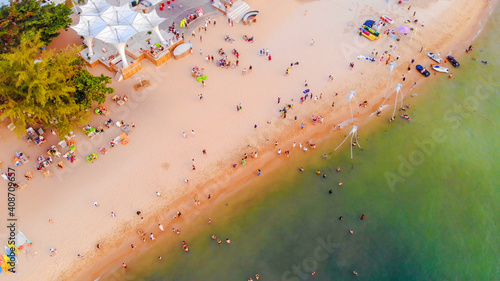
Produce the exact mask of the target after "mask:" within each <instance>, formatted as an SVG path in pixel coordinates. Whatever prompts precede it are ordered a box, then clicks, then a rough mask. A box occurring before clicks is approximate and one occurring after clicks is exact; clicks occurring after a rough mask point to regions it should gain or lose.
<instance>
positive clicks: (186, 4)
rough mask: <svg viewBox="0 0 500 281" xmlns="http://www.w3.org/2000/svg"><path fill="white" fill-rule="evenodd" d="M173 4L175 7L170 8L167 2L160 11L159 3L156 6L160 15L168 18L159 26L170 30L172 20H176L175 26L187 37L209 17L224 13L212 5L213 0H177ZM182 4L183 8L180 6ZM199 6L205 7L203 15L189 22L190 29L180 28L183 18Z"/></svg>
mask: <svg viewBox="0 0 500 281" xmlns="http://www.w3.org/2000/svg"><path fill="white" fill-rule="evenodd" d="M164 2H166V1H164ZM171 4H174V9H170V10H168V7H167V4H165V8H164V9H163V11H160V8H159V4H158V5H157V6H156V7H155V9H156V11H157V12H158V15H159V16H160V17H162V18H167V20H166V21H164V22H163V23H161V24H160V26H159V28H160V29H162V30H167V31H168V27H169V26H171V25H172V22H174V23H175V28H176V29H177V30H179V32H181V33H182V32H184V34H185V35H186V37H187V36H188V35H190V34H191V32H192V31H193V30H194V29H195V28H196V27H197V26H198V25H200V24H202V23H204V22H205V19H206V18H207V17H210V18H216V17H218V16H221V15H222V13H221V12H220V11H218V10H217V9H215V8H214V7H212V3H211V1H208V0H184V1H183V0H177V1H175V2H171ZM180 4H182V8H181V7H180ZM199 8H202V9H203V16H202V17H200V18H197V19H196V20H195V21H194V22H192V23H191V24H189V25H188V29H184V28H180V27H179V23H180V22H181V20H182V19H183V18H185V17H187V15H189V14H191V13H193V12H194V11H195V10H197V9H199Z"/></svg>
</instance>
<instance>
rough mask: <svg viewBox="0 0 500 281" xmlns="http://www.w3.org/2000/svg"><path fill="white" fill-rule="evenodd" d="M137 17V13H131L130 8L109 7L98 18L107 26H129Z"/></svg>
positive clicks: (125, 6)
mask: <svg viewBox="0 0 500 281" xmlns="http://www.w3.org/2000/svg"><path fill="white" fill-rule="evenodd" d="M137 15H139V13H137V12H135V11H132V10H131V9H130V6H128V5H124V6H121V7H115V6H109V7H108V8H107V9H106V10H105V11H103V12H102V13H101V14H100V15H99V16H100V17H101V18H102V19H103V20H104V21H105V22H106V23H107V24H108V25H127V24H128V25H131V24H132V22H133V21H134V19H135V17H136V16H137Z"/></svg>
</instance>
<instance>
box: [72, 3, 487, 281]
mask: <svg viewBox="0 0 500 281" xmlns="http://www.w3.org/2000/svg"><path fill="white" fill-rule="evenodd" d="M495 4H496V3H495ZM493 7H494V6H493ZM485 14H486V15H487V16H489V15H488V14H489V13H488V12H487V11H486V10H484V11H483V12H482V13H480V15H478V18H479V17H483V16H484V15H485ZM483 24H484V23H483ZM467 31H468V32H463V30H462V32H461V33H460V35H461V36H460V37H459V39H456V40H455V41H453V42H449V43H442V44H441V45H440V46H439V47H438V46H436V48H441V49H443V48H447V47H450V46H453V45H456V44H455V43H456V42H470V43H472V41H473V40H474V39H475V38H476V37H477V34H478V31H482V26H481V24H480V22H476V23H475V24H474V26H469V28H468V30H467ZM464 39H467V40H464ZM452 50H453V51H455V52H457V51H459V50H461V49H460V48H459V47H458V46H457V47H455V48H453V49H452ZM425 54H426V52H422V55H420V56H419V57H420V58H421V59H422V58H426V57H427V56H426V55H425ZM412 74H413V75H412V77H411V78H415V76H416V77H418V78H416V79H415V80H416V81H418V82H420V81H422V79H423V78H422V77H420V76H418V75H415V72H413V73H412ZM410 80H411V79H410ZM380 86H381V87H380V88H382V87H383V86H384V85H383V84H382V85H380ZM420 87H422V84H421V83H419V84H418V86H416V88H415V90H414V91H418V89H419V88H420ZM380 90H382V89H380ZM370 98H372V99H373V94H372V95H371V96H370ZM390 100H393V98H391V99H390ZM390 100H389V101H390ZM389 104H390V103H389ZM343 107H344V108H343V110H342V111H335V115H341V118H340V120H348V119H349V113H350V112H349V110H348V108H346V107H345V105H343ZM323 108H328V106H323ZM323 108H322V113H324V111H325V109H323ZM368 108H369V110H366V109H365V110H364V111H365V112H364V113H362V114H358V115H356V119H357V121H358V122H361V124H360V125H359V127H364V126H365V125H366V124H367V123H370V122H376V121H374V120H370V119H369V115H370V113H371V112H374V110H376V109H377V106H375V105H372V104H370V106H369V107H368ZM331 115H333V114H332V113H331V112H330V113H326V114H325V116H326V118H327V120H332V119H331V117H332V116H331ZM383 115H384V113H383ZM337 119H339V118H338V117H337ZM337 119H336V120H337ZM338 123H339V122H332V121H330V122H325V124H322V125H320V124H316V126H315V127H314V129H308V130H307V133H306V134H305V136H302V138H303V139H315V140H316V141H315V143H317V144H318V146H320V147H322V144H324V143H325V142H326V141H327V140H329V139H331V138H332V136H331V134H332V131H333V132H334V131H337V130H333V129H328V128H331V127H332V126H333V127H335V125H336V124H338ZM323 126H326V127H323ZM340 131H342V132H344V133H345V132H347V131H346V130H345V129H342V130H340ZM299 132H300V130H298V129H296V131H295V132H294V134H293V137H292V138H291V139H293V140H294V139H296V138H297V135H298V133H299ZM279 139H282V138H279ZM293 140H289V141H288V142H286V143H285V144H284V145H280V146H286V147H291V146H292V142H293ZM267 146H268V147H267V149H265V151H264V153H261V152H259V154H260V155H261V156H259V158H260V159H258V160H257V159H253V160H251V162H249V163H248V164H247V167H246V168H245V170H244V171H243V169H239V168H238V170H232V169H231V168H227V171H226V172H221V173H220V174H226V175H227V174H228V173H227V172H229V174H230V176H225V179H224V180H223V181H222V183H220V182H219V183H216V184H215V185H218V186H222V187H221V188H219V189H217V195H215V196H213V195H212V197H211V200H212V202H213V201H215V200H217V199H219V200H222V199H224V198H227V197H230V196H231V195H234V193H235V192H237V191H238V190H240V189H241V188H243V187H244V186H245V185H247V184H248V183H249V181H251V180H252V179H256V177H255V172H254V171H256V170H257V167H259V168H261V169H263V170H264V171H266V173H272V171H274V170H275V169H277V168H278V165H280V163H281V161H283V160H280V159H278V158H276V157H273V156H272V154H273V150H274V149H273V148H272V144H271V143H270V144H268V145H267ZM269 147H271V148H269ZM295 150H297V149H295ZM261 162H264V163H263V164H261V165H258V164H260V163H261ZM249 169H250V170H249ZM213 186H214V184H210V183H208V184H204V185H202V187H200V188H199V189H197V190H195V191H194V192H193V193H190V194H186V195H185V196H183V197H181V198H179V199H177V200H175V201H174V202H173V203H172V204H171V205H173V206H183V208H177V209H183V214H184V213H186V211H184V210H185V209H188V210H189V211H188V213H189V218H193V217H198V216H199V215H200V214H201V213H202V211H203V210H205V209H207V208H210V206H211V205H212V204H202V206H200V207H193V205H192V204H191V203H188V201H190V200H191V199H190V198H192V197H196V195H197V194H200V193H201V194H204V195H206V194H212V192H211V191H213V190H215V189H216V188H213ZM165 209H166V211H168V210H171V209H176V208H175V207H169V208H165ZM165 209H163V210H161V211H159V212H160V213H161V212H164V211H165ZM168 220H170V221H171V222H170V223H165V222H166V221H167V220H165V221H162V222H160V223H162V224H163V225H164V226H165V228H166V229H167V232H168V229H170V228H171V227H172V226H173V225H176V226H177V227H178V226H181V228H182V225H185V224H189V223H190V222H191V221H192V219H186V218H185V217H184V219H183V220H182V221H181V222H179V221H175V220H171V219H168ZM150 221H151V220H149V221H148V222H147V223H145V224H146V225H148V224H149V227H148V228H147V230H146V231H145V232H148V231H149V230H153V229H156V228H157V227H156V224H155V223H150ZM161 235H165V234H164V233H163V234H161ZM124 236H125V237H127V235H124ZM128 238H129V239H126V243H124V244H126V245H128V242H131V241H132V239H131V238H130V236H129V237H128ZM124 240H125V239H124ZM150 247H153V244H145V245H144V246H143V247H141V250H142V251H141V253H142V252H145V251H146V250H147V249H148V248H150ZM133 254H134V252H132V251H131V250H130V249H128V247H126V246H122V247H120V249H118V250H114V252H113V253H112V254H110V255H108V258H103V259H104V260H105V262H104V263H103V266H100V267H99V269H97V270H96V269H95V268H94V269H93V270H89V271H83V272H80V274H79V276H78V278H77V279H76V280H82V281H83V280H88V279H85V278H84V277H83V274H84V273H89V272H91V275H92V277H93V278H97V277H99V276H103V275H105V274H106V273H109V272H110V271H112V270H113V269H115V268H117V267H118V266H117V265H119V264H120V263H121V261H122V260H125V259H127V258H129V257H130V256H131V255H133ZM98 272H100V274H99V275H97V274H96V273H98ZM87 276H88V275H87Z"/></svg>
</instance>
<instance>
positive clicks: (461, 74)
mask: <svg viewBox="0 0 500 281" xmlns="http://www.w3.org/2000/svg"><path fill="white" fill-rule="evenodd" d="M498 22H499V15H498V14H495V15H493V19H492V20H491V22H490V23H488V26H487V28H486V29H485V32H483V33H482V34H481V36H480V37H479V38H478V40H476V42H475V43H474V45H475V50H474V52H473V54H469V55H462V54H456V55H457V57H458V59H459V60H460V62H461V63H462V67H461V68H460V69H458V70H457V69H453V73H454V78H453V79H447V78H446V76H445V75H436V76H434V77H432V78H429V79H432V80H434V81H432V82H430V83H428V85H426V86H424V88H420V89H418V91H417V92H418V93H420V95H419V96H418V97H415V98H409V99H408V102H410V103H413V102H416V104H414V106H413V107H412V109H411V110H409V111H408V112H407V113H408V114H410V116H411V117H412V121H413V122H407V121H405V120H403V119H400V118H398V119H397V121H396V122H395V123H392V124H388V123H387V122H386V121H385V120H386V119H387V118H388V117H387V118H385V117H383V118H381V119H380V120H377V121H376V122H372V123H371V124H370V125H369V127H366V126H365V127H361V128H360V129H359V134H360V136H361V137H360V143H361V145H362V147H363V150H359V149H358V148H356V149H355V150H354V165H353V166H351V161H350V159H349V151H348V149H347V148H348V145H345V148H346V149H345V150H343V151H340V152H336V153H334V154H333V155H332V157H331V158H329V159H326V160H325V159H323V158H322V157H321V155H322V154H323V153H325V152H330V151H331V150H332V147H336V146H337V145H338V143H339V140H338V139H332V140H331V142H330V143H328V144H326V145H322V147H320V148H319V149H318V150H317V151H314V152H311V151H310V152H308V153H306V154H304V155H303V156H299V157H293V158H291V159H289V161H288V163H287V164H285V165H283V167H282V168H280V169H279V170H278V171H276V172H274V175H272V176H267V177H263V178H259V180H258V181H252V182H250V183H249V184H247V186H246V187H245V188H244V190H242V191H239V192H238V194H231V195H230V196H229V197H228V198H227V199H222V200H219V202H217V203H216V204H215V205H214V206H213V207H211V208H210V210H209V211H208V213H206V214H203V215H199V216H198V217H197V218H196V219H195V222H194V223H193V224H192V225H191V226H189V227H188V228H187V229H183V230H182V231H183V233H182V235H180V236H177V235H175V234H171V235H165V237H162V238H161V239H158V241H156V242H155V243H157V246H156V247H155V248H154V249H151V250H150V251H149V252H148V253H147V254H145V255H141V256H139V257H137V259H136V260H134V261H131V262H129V263H128V264H129V268H128V269H127V272H126V273H125V271H124V270H123V269H120V270H117V271H115V272H112V273H109V274H108V275H107V276H104V277H103V278H102V279H101V280H176V281H180V280H187V281H194V280H243V281H244V280H248V278H250V277H253V278H254V280H255V274H256V273H259V274H260V276H261V278H260V280H273V281H278V280H294V281H296V280H354V279H358V280H499V276H500V266H499V264H500V246H499V245H500V241H499V240H500V239H499V237H500V236H499V235H498V232H499V230H500V229H499V225H500V224H499V219H498V214H500V207H499V206H500V192H499V187H500V177H499V174H500V173H499V171H500V169H499V163H500V161H499V160H498V159H500V152H499V147H500V146H499V143H500V142H499V140H498V139H499V133H498V131H499V130H498V128H499V126H498V124H499V123H500V111H499V110H498V108H499V107H500V99H499V96H498V88H499V82H498V81H500V73H499V71H500V67H499V64H500V60H499V59H498V58H497V56H498V51H497V50H498V49H497V47H496V45H497V44H498V43H500V41H499V34H500V30H499V29H498V28H496V29H495V27H494V25H495V23H498ZM464 47H465V46H464ZM479 49H484V51H483V52H479ZM472 56H475V57H476V59H477V60H480V59H483V60H488V65H484V64H481V63H480V62H478V61H476V62H474V61H472V60H471V58H472ZM448 66H449V65H448ZM424 93H425V94H424ZM417 100H418V102H417ZM389 111H392V110H386V111H385V113H389ZM373 118H377V117H373ZM375 126H377V127H375ZM299 166H304V167H305V168H306V171H305V172H303V173H301V172H299V171H297V167H299ZM337 166H341V167H342V171H341V172H340V173H337V172H335V168H336V167H337ZM317 169H320V170H321V171H322V172H324V173H327V175H328V177H327V178H326V179H324V178H322V177H320V176H317V175H316V174H315V173H314V171H315V170H317ZM339 181H342V182H343V183H344V185H343V186H342V187H339V186H338V182H339ZM329 189H333V194H329V193H328V190H329ZM226 204H227V205H226ZM361 214H365V215H366V218H365V219H364V220H360V219H359V217H360V215H361ZM339 216H343V217H344V219H343V220H342V221H340V220H338V217H339ZM208 217H211V218H212V221H213V223H212V224H211V225H208V224H207V222H206V221H207V218H208ZM350 229H352V230H354V234H350V233H349V230H350ZM212 234H216V235H217V236H218V237H220V238H221V239H222V240H223V241H224V240H225V238H228V237H229V238H231V240H232V244H230V245H227V244H226V243H223V244H222V245H217V243H215V242H214V241H213V240H211V239H210V236H211V235H212ZM182 240H186V241H187V242H188V244H189V248H190V250H191V251H190V252H189V253H184V252H183V251H182V247H181V243H182ZM160 255H161V256H163V260H162V261H158V260H157V259H156V258H157V257H158V256H160ZM354 270H355V271H357V272H358V273H359V275H358V276H357V277H356V276H354V275H353V273H352V272H353V271H354ZM313 271H315V272H316V274H315V275H314V276H312V275H311V272H313ZM495 276H496V277H495Z"/></svg>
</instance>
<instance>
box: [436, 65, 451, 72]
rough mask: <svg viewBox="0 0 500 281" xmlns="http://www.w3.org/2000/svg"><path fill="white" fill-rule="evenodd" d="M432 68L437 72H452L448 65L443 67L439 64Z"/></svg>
mask: <svg viewBox="0 0 500 281" xmlns="http://www.w3.org/2000/svg"><path fill="white" fill-rule="evenodd" d="M432 69H434V70H435V71H437V72H443V73H449V72H450V70H449V69H448V68H447V67H443V66H439V65H435V66H433V67H432Z"/></svg>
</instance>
